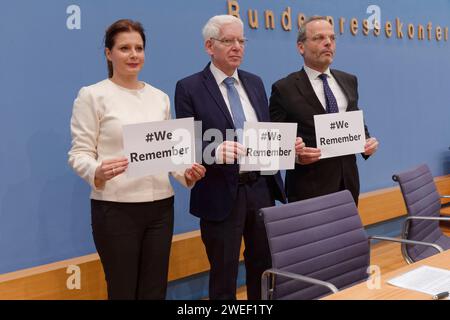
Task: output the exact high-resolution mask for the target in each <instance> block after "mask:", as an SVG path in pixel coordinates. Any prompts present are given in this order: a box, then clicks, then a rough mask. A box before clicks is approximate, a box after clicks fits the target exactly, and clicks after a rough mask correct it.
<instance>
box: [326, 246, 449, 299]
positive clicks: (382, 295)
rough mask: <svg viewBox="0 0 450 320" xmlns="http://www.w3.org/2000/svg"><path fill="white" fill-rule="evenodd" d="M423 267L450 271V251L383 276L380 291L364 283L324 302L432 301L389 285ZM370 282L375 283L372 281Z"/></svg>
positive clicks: (422, 294)
mask: <svg viewBox="0 0 450 320" xmlns="http://www.w3.org/2000/svg"><path fill="white" fill-rule="evenodd" d="M423 265H427V266H431V267H437V268H442V269H447V270H450V249H449V250H446V251H444V252H442V253H439V254H436V255H434V256H431V257H428V258H426V259H423V260H420V261H418V262H415V263H413V264H410V265H407V266H404V267H402V268H399V269H397V270H395V271H391V272H388V273H386V274H381V281H380V284H381V286H380V288H379V289H369V286H368V285H367V282H363V283H360V284H357V285H355V286H352V287H349V288H346V289H344V290H342V291H339V292H338V293H334V294H331V295H328V296H326V297H324V298H322V300H431V299H432V297H431V296H430V295H428V294H425V293H422V292H418V291H413V290H408V289H403V288H398V287H395V286H393V285H390V284H388V283H387V281H388V280H390V279H392V278H394V277H396V276H399V275H401V274H403V273H405V272H408V271H411V270H413V269H415V268H417V267H419V266H423ZM369 282H370V283H371V284H373V283H374V281H371V280H369Z"/></svg>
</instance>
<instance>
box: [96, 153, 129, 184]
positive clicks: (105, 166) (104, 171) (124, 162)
mask: <svg viewBox="0 0 450 320" xmlns="http://www.w3.org/2000/svg"><path fill="white" fill-rule="evenodd" d="M127 168H128V159H127V158H117V159H109V160H104V161H102V163H101V164H100V165H99V166H98V167H97V169H96V170H95V186H96V187H97V188H100V187H101V186H102V185H103V184H105V182H106V181H108V180H111V179H112V178H114V177H115V176H118V175H119V174H122V173H124V172H125V170H126V169H127Z"/></svg>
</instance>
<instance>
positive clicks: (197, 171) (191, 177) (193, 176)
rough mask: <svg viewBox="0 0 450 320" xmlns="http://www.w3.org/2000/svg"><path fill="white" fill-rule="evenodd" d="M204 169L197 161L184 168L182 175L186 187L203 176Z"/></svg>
mask: <svg viewBox="0 0 450 320" xmlns="http://www.w3.org/2000/svg"><path fill="white" fill-rule="evenodd" d="M205 173H206V169H205V167H204V166H202V165H201V164H198V163H194V164H193V165H192V167H191V168H189V169H186V171H185V172H184V177H185V178H186V182H187V185H188V187H191V186H192V185H193V184H194V183H195V182H197V181H198V180H200V179H201V178H204V177H205Z"/></svg>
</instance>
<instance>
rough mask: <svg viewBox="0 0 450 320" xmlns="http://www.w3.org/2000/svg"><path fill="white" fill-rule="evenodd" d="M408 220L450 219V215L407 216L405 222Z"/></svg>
mask: <svg viewBox="0 0 450 320" xmlns="http://www.w3.org/2000/svg"><path fill="white" fill-rule="evenodd" d="M408 220H438V221H450V217H418V216H414V217H406V218H405V222H406V221H408Z"/></svg>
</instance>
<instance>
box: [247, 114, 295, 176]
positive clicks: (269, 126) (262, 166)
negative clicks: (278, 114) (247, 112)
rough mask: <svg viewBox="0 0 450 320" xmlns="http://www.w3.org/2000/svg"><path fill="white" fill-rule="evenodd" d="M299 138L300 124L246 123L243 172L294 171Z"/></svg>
mask: <svg viewBox="0 0 450 320" xmlns="http://www.w3.org/2000/svg"><path fill="white" fill-rule="evenodd" d="M296 136H297V124H296V123H279V122H245V123H244V133H243V144H244V147H245V156H243V157H241V158H240V159H239V164H240V171H276V170H287V169H293V168H294V166H295V139H296Z"/></svg>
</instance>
